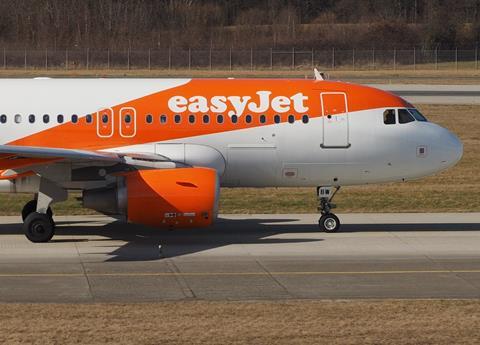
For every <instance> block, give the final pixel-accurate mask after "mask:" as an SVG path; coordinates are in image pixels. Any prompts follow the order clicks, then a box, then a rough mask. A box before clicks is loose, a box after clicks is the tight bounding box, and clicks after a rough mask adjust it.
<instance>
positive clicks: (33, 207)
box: [22, 200, 53, 222]
mask: <svg viewBox="0 0 480 345" xmlns="http://www.w3.org/2000/svg"><path fill="white" fill-rule="evenodd" d="M36 211H37V200H30V201H29V202H27V203H26V204H25V206H23V209H22V220H23V221H24V222H25V219H27V217H28V215H29V214H30V213H33V212H36ZM47 215H48V216H49V217H50V219H52V222H53V212H52V209H51V208H50V207H49V208H48V210H47Z"/></svg>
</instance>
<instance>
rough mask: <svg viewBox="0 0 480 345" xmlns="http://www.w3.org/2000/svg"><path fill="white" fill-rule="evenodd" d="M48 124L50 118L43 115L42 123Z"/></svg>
mask: <svg viewBox="0 0 480 345" xmlns="http://www.w3.org/2000/svg"><path fill="white" fill-rule="evenodd" d="M49 122H50V116H49V115H48V114H45V115H43V123H49Z"/></svg>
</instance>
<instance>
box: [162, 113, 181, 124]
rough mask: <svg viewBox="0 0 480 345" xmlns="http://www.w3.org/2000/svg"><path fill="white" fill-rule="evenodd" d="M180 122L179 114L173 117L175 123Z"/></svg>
mask: <svg viewBox="0 0 480 345" xmlns="http://www.w3.org/2000/svg"><path fill="white" fill-rule="evenodd" d="M181 121H182V116H181V115H180V114H176V115H175V123H180V122H181ZM160 122H161V121H160Z"/></svg>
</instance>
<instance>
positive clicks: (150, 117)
mask: <svg viewBox="0 0 480 345" xmlns="http://www.w3.org/2000/svg"><path fill="white" fill-rule="evenodd" d="M145 122H146V123H152V122H153V116H152V114H147V115H145Z"/></svg>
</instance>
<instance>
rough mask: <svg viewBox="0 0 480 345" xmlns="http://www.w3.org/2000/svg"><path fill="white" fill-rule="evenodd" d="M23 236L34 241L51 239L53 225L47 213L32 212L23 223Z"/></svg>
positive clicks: (42, 241) (53, 230)
mask: <svg viewBox="0 0 480 345" xmlns="http://www.w3.org/2000/svg"><path fill="white" fill-rule="evenodd" d="M23 231H24V232H25V236H26V237H27V238H28V239H29V240H30V241H32V242H34V243H44V242H48V241H50V240H51V239H52V237H53V235H54V234H55V226H54V225H53V222H52V220H51V218H50V217H49V216H48V215H47V214H42V213H37V212H32V213H30V214H29V215H28V216H27V218H26V219H25V222H24V223H23Z"/></svg>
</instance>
